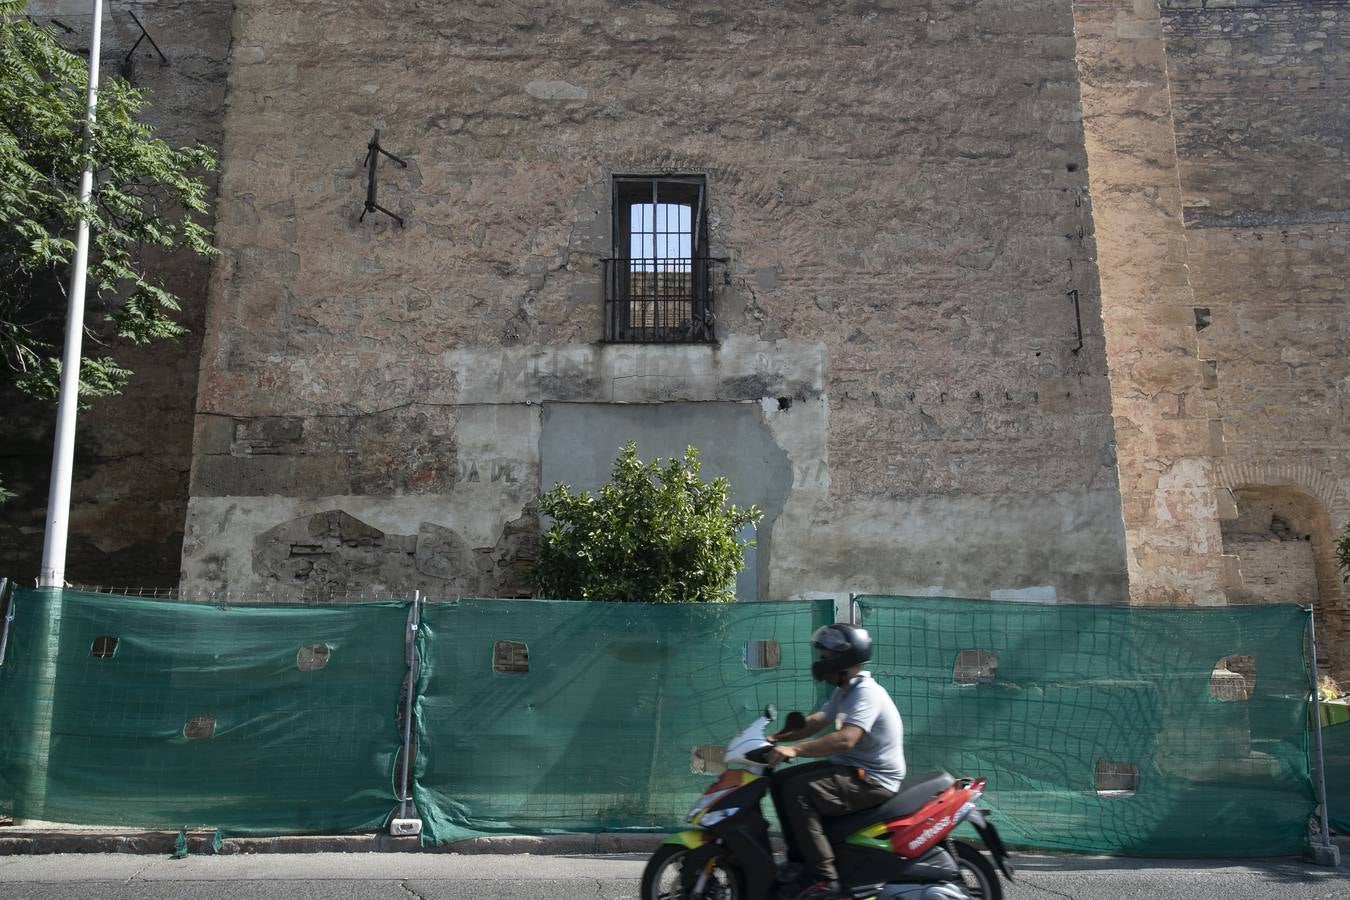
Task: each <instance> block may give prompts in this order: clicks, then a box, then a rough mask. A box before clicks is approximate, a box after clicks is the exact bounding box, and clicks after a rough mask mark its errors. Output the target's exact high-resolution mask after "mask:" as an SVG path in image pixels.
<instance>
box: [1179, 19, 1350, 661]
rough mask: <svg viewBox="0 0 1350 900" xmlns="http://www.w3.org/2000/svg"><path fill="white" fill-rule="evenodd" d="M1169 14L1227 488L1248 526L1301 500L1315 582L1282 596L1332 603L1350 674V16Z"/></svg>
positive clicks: (1195, 277)
mask: <svg viewBox="0 0 1350 900" xmlns="http://www.w3.org/2000/svg"><path fill="white" fill-rule="evenodd" d="M1163 5H1164V12H1163V23H1164V26H1165V35H1166V41H1167V48H1168V62H1169V68H1170V73H1171V85H1172V98H1173V107H1174V117H1175V120H1176V142H1177V152H1178V159H1179V167H1180V175H1181V187H1182V202H1183V208H1184V215H1185V224H1186V229H1185V233H1186V244H1187V251H1188V258H1189V260H1190V271H1191V283H1192V285H1193V289H1194V296H1195V304H1196V307H1197V311H1196V318H1195V327H1196V329H1197V337H1198V341H1199V348H1200V354H1201V356H1202V357H1204V358H1205V359H1206V360H1208V365H1209V367H1210V368H1211V369H1212V371H1213V374H1214V377H1215V379H1216V382H1217V389H1216V392H1217V395H1218V399H1219V408H1220V414H1221V415H1222V418H1223V423H1224V436H1225V443H1226V448H1227V457H1226V459H1225V461H1224V464H1223V465H1222V466H1221V467H1220V469H1219V483H1220V486H1221V487H1223V488H1225V489H1229V490H1232V491H1234V492H1236V493H1237V494H1238V495H1239V496H1238V503H1237V508H1238V509H1240V508H1241V507H1242V506H1243V505H1244V501H1243V496H1244V489H1245V488H1261V487H1269V488H1271V489H1272V490H1271V491H1267V493H1269V494H1272V495H1274V496H1280V495H1281V494H1282V493H1283V494H1284V495H1287V496H1288V499H1287V500H1286V505H1288V506H1289V508H1290V510H1292V511H1293V512H1297V513H1298V514H1299V516H1300V517H1301V519H1302V522H1301V523H1300V527H1301V528H1302V529H1303V530H1304V531H1305V532H1306V533H1307V537H1308V538H1309V541H1310V544H1309V545H1308V546H1307V547H1306V548H1305V549H1307V551H1308V552H1307V554H1306V564H1307V571H1305V572H1303V573H1301V574H1300V573H1294V572H1289V573H1287V575H1286V576H1285V577H1284V578H1283V581H1282V583H1281V586H1277V587H1275V588H1273V589H1270V588H1268V590H1272V591H1273V592H1274V593H1279V592H1280V591H1281V590H1283V591H1284V593H1285V596H1289V597H1293V596H1295V595H1298V596H1300V597H1304V596H1306V590H1305V589H1304V587H1303V586H1304V585H1305V584H1306V583H1307V582H1308V581H1309V580H1311V581H1313V582H1314V584H1317V585H1320V594H1321V597H1320V602H1319V607H1318V608H1319V618H1320V620H1321V621H1320V624H1319V627H1320V628H1321V629H1322V630H1323V634H1324V639H1323V641H1322V644H1321V648H1322V649H1323V650H1324V651H1325V652H1324V654H1323V655H1324V659H1323V662H1324V664H1332V663H1330V662H1329V661H1331V660H1334V666H1335V668H1336V669H1337V670H1339V671H1340V672H1341V673H1344V674H1350V631H1348V630H1347V624H1350V601H1348V600H1347V595H1346V591H1345V586H1344V585H1343V583H1342V581H1341V579H1340V578H1339V577H1338V574H1337V572H1336V565H1335V559H1334V550H1333V546H1332V541H1333V540H1334V537H1335V533H1336V532H1338V531H1339V530H1340V528H1341V526H1342V525H1343V524H1344V523H1345V522H1347V521H1350V331H1348V330H1347V322H1348V321H1350V319H1348V318H1347V302H1346V301H1347V298H1346V285H1347V284H1350V175H1347V168H1346V167H1347V156H1346V153H1347V149H1346V148H1347V146H1350V53H1347V49H1350V3H1347V2H1345V0H1330V2H1328V0H1262V2H1256V3H1246V2H1244V3H1237V2H1223V0H1203V2H1200V0H1166V2H1165V3H1164V4H1163ZM1248 493H1250V492H1248ZM1230 514H1237V509H1233V510H1230ZM1258 569H1260V567H1259V566H1254V563H1253V561H1252V560H1251V559H1249V554H1247V553H1244V554H1242V564H1241V570H1242V574H1243V583H1242V585H1241V590H1242V591H1243V592H1252V591H1256V592H1260V591H1261V590H1262V587H1261V582H1262V581H1263V580H1265V579H1266V578H1267V577H1268V573H1267V575H1255V574H1254V573H1256V572H1257V571H1258ZM1254 579H1255V580H1254ZM1312 596H1313V597H1316V596H1317V594H1316V592H1314V593H1313V595H1312Z"/></svg>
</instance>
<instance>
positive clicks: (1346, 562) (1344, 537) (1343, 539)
mask: <svg viewBox="0 0 1350 900" xmlns="http://www.w3.org/2000/svg"><path fill="white" fill-rule="evenodd" d="M1336 562H1338V563H1340V566H1341V580H1342V581H1345V582H1346V583H1350V522H1346V523H1345V527H1344V528H1342V529H1341V536H1340V537H1339V538H1337V539H1336Z"/></svg>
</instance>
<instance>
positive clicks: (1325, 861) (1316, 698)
mask: <svg viewBox="0 0 1350 900" xmlns="http://www.w3.org/2000/svg"><path fill="white" fill-rule="evenodd" d="M1308 647H1309V649H1310V650H1311V652H1312V665H1311V666H1309V667H1308V669H1309V675H1308V677H1309V679H1310V680H1311V681H1312V696H1313V747H1314V752H1315V753H1316V754H1317V801H1318V802H1319V803H1320V804H1322V813H1321V815H1320V816H1318V818H1319V819H1321V834H1319V835H1318V838H1319V840H1315V841H1313V848H1312V850H1313V862H1315V863H1317V865H1319V866H1339V865H1340V864H1341V849H1340V847H1338V846H1336V844H1334V843H1332V841H1331V824H1330V820H1331V812H1330V810H1328V809H1327V775H1326V757H1325V756H1324V755H1323V753H1322V692H1321V691H1320V690H1318V687H1317V612H1316V610H1314V609H1313V608H1312V607H1309V608H1308Z"/></svg>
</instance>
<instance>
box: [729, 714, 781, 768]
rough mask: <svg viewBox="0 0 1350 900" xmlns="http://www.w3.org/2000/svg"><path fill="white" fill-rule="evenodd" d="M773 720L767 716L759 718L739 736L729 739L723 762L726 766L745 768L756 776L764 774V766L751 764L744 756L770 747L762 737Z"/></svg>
mask: <svg viewBox="0 0 1350 900" xmlns="http://www.w3.org/2000/svg"><path fill="white" fill-rule="evenodd" d="M772 721H773V720H772V719H770V718H769V717H767V716H760V717H759V718H758V719H756V720H755V721H753V722H751V723H750V727H748V728H746V729H745V730H744V731H742V732H741V733H740V734H738V735H736V736H735V737H734V738H732V739H731V743H729V744H727V752H726V756H725V757H724V762H725V763H726V765H727V766H745V767H746V768H747V769H749V770H750V771H751V772H752V773H754V774H756V775H762V774H764V770H765V768H766V766H765V765H764V764H763V763H756V762H752V761H751V760H749V759H746V756H745V755H746V754H747V753H750V752H752V751H754V750H760V749H762V748H764V747H769V746H772V745H771V744H770V743H769V741H768V739H766V738H765V737H764V729H765V728H768V727H769V723H770V722H772Z"/></svg>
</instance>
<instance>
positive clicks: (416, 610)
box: [389, 591, 422, 837]
mask: <svg viewBox="0 0 1350 900" xmlns="http://www.w3.org/2000/svg"><path fill="white" fill-rule="evenodd" d="M421 627H422V592H421V591H413V605H412V611H411V612H410V614H409V617H408V690H407V693H406V695H405V696H404V699H403V778H402V782H401V784H400V795H401V796H400V797H399V807H398V816H397V817H395V818H394V819H393V820H392V821H391V822H390V823H389V833H390V834H392V835H395V836H398V837H407V836H409V835H415V834H421V833H422V820H421V818H415V817H414V816H413V814H412V780H411V773H412V723H413V697H414V696H415V695H416V693H417V675H418V669H419V668H420V666H419V660H418V656H417V632H418V630H419V629H420V628H421Z"/></svg>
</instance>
